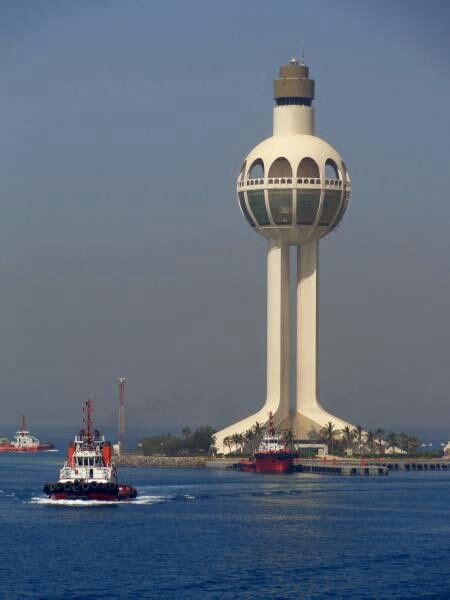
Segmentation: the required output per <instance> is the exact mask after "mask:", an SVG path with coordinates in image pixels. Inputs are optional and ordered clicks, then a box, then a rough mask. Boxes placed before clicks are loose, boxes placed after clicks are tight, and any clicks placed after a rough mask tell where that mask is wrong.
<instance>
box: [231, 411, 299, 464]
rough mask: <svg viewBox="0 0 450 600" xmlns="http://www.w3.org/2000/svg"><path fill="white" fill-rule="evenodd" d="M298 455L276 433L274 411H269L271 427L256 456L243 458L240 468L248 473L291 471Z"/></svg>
mask: <svg viewBox="0 0 450 600" xmlns="http://www.w3.org/2000/svg"><path fill="white" fill-rule="evenodd" d="M296 456H297V455H296V454H294V453H293V452H291V451H290V450H289V448H288V447H287V446H286V443H285V441H284V440H282V439H281V438H280V437H279V436H278V435H276V434H275V430H274V427H273V417H272V413H269V428H268V431H267V434H266V435H265V436H264V437H263V439H262V440H261V443H260V445H259V448H258V450H257V452H255V455H254V458H253V459H248V460H241V462H240V463H239V468H240V470H241V471H245V472H246V473H290V472H291V471H293V469H294V458H296Z"/></svg>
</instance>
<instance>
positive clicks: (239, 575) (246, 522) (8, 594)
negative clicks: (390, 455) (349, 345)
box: [0, 451, 450, 600]
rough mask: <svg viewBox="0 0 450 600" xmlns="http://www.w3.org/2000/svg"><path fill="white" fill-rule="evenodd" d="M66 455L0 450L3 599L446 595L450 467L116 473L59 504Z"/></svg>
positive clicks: (0, 588)
mask: <svg viewBox="0 0 450 600" xmlns="http://www.w3.org/2000/svg"><path fill="white" fill-rule="evenodd" d="M63 459H64V452H62V451H61V452H49V453H43V454H35V455H7V454H4V455H0V540H1V542H0V581H1V583H0V598H1V599H2V600H3V599H9V598H12V599H15V598H43V599H44V598H45V599H47V598H67V599H78V598H89V599H94V598H108V599H109V598H159V599H161V598H162V599H164V598H179V599H184V598H187V599H189V598H201V599H209V598H217V599H219V598H220V599H228V598H230V599H231V598H244V599H245V598H263V599H266V600H267V599H275V598H276V599H278V598H280V599H282V598H352V599H353V598H383V599H384V598H446V597H449V595H450V569H449V563H450V473H448V472H426V473H406V472H398V473H390V474H389V475H388V476H387V477H338V476H320V475H310V474H301V473H299V474H293V475H257V474H253V473H240V472H235V471H229V470H210V469H144V468H142V469H132V468H127V469H126V468H122V469H121V470H120V476H121V480H122V481H124V482H126V483H130V484H132V485H134V486H135V487H136V488H137V489H138V492H139V497H138V498H137V499H136V501H133V502H129V503H118V504H113V505H109V504H105V503H95V502H92V503H87V504H85V503H81V502H79V501H73V502H66V503H64V502H63V503H55V502H51V501H49V500H48V499H46V498H45V495H44V494H43V492H42V486H43V485H44V483H46V482H48V481H53V480H55V478H56V476H57V473H58V469H59V466H60V463H61V462H62V460H63Z"/></svg>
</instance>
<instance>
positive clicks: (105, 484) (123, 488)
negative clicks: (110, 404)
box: [44, 400, 137, 502]
mask: <svg viewBox="0 0 450 600" xmlns="http://www.w3.org/2000/svg"><path fill="white" fill-rule="evenodd" d="M84 412H85V417H86V418H85V421H86V429H81V431H80V434H79V435H77V436H76V437H75V439H74V441H73V442H72V443H71V444H70V446H69V451H68V456H67V460H66V462H65V463H64V466H63V468H62V469H61V471H60V473H59V480H58V481H57V482H56V483H47V484H46V485H45V486H44V492H45V493H46V494H47V495H48V496H49V497H50V498H51V499H52V500H101V501H103V502H104V501H111V502H117V501H118V500H130V499H132V498H136V496H137V491H136V489H135V488H134V487H132V486H131V485H120V484H119V483H118V481H117V470H116V467H115V465H114V463H113V462H112V458H111V444H110V443H109V442H107V441H105V438H104V436H102V435H100V433H99V432H98V431H97V430H95V431H92V400H86V404H85V408H84Z"/></svg>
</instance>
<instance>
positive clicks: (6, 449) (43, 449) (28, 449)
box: [0, 444, 54, 453]
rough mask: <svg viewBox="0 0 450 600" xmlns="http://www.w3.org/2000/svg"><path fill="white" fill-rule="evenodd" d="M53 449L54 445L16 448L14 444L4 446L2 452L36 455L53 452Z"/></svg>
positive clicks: (0, 448) (0, 447)
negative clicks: (36, 453)
mask: <svg viewBox="0 0 450 600" xmlns="http://www.w3.org/2000/svg"><path fill="white" fill-rule="evenodd" d="M53 448H54V445H53V444H39V446H15V445H14V444H3V445H2V446H0V452H21V453H24V452H26V453H34V452H46V451H47V450H53Z"/></svg>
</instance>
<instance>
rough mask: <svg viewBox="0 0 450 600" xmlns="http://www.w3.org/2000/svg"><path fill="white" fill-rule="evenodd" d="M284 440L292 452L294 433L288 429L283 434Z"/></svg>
mask: <svg viewBox="0 0 450 600" xmlns="http://www.w3.org/2000/svg"><path fill="white" fill-rule="evenodd" d="M283 439H284V441H285V442H286V444H287V445H288V448H289V450H290V451H291V452H292V442H293V441H294V432H293V431H292V429H287V430H286V431H285V432H284V433H283Z"/></svg>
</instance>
